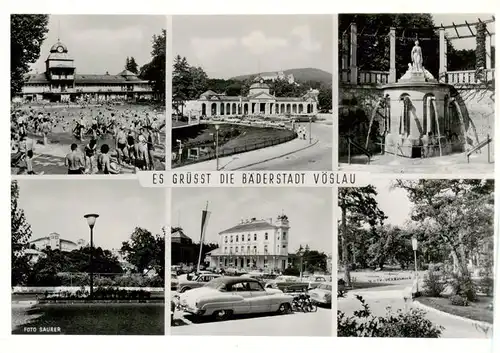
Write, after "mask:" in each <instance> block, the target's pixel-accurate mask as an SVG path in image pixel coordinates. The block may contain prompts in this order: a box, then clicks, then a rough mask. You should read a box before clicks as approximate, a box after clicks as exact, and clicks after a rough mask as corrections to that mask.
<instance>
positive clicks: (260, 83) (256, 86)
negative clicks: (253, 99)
mask: <svg viewBox="0 0 500 353" xmlns="http://www.w3.org/2000/svg"><path fill="white" fill-rule="evenodd" d="M256 88H264V89H269V85H268V84H266V83H264V82H255V83H252V85H251V86H250V89H251V90H252V89H256Z"/></svg>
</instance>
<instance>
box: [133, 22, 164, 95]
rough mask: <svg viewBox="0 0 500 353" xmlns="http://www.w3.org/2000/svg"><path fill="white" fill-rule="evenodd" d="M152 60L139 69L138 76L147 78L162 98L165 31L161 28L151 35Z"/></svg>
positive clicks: (154, 90)
mask: <svg viewBox="0 0 500 353" xmlns="http://www.w3.org/2000/svg"><path fill="white" fill-rule="evenodd" d="M152 46H153V49H152V50H151V56H152V57H153V58H152V60H151V61H150V62H149V63H147V64H145V65H143V66H142V67H141V68H140V69H139V77H140V78H142V79H144V80H148V81H149V82H150V84H151V85H152V87H153V92H155V93H156V94H157V95H158V96H159V97H161V99H162V100H164V99H165V82H166V81H165V75H166V71H165V69H166V55H167V54H166V53H167V52H166V50H167V31H166V30H165V29H163V30H162V31H161V33H160V34H158V35H156V34H155V35H153V39H152Z"/></svg>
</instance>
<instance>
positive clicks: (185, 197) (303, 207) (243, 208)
mask: <svg viewBox="0 0 500 353" xmlns="http://www.w3.org/2000/svg"><path fill="white" fill-rule="evenodd" d="M207 201H208V202H209V205H208V210H209V211H210V212H211V214H210V219H209V221H208V225H207V229H206V236H205V242H208V243H210V242H212V243H218V240H219V235H218V233H219V232H221V231H223V230H226V229H228V228H230V227H232V226H235V225H237V224H238V223H240V221H241V219H242V218H243V219H250V218H253V217H255V218H257V219H267V218H273V222H274V220H275V219H276V217H277V216H278V215H279V214H280V213H281V212H282V211H283V212H284V213H285V214H286V215H287V216H288V220H289V222H290V227H291V228H290V231H289V249H290V251H295V250H296V249H298V248H299V246H300V245H301V244H302V245H305V244H308V245H309V247H310V248H311V249H312V250H318V251H323V252H325V253H327V254H331V253H332V244H333V242H332V237H333V234H332V222H333V218H332V216H333V214H332V190H331V189H329V188H328V189H325V188H284V187H283V188H175V189H173V190H172V222H171V223H172V225H173V226H180V227H182V228H183V230H184V233H186V235H187V236H189V237H190V238H191V239H193V241H194V242H199V237H200V227H201V212H202V210H204V209H205V207H206V203H207Z"/></svg>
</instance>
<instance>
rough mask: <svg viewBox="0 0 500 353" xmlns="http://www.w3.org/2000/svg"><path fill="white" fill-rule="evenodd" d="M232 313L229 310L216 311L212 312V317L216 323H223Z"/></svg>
mask: <svg viewBox="0 0 500 353" xmlns="http://www.w3.org/2000/svg"><path fill="white" fill-rule="evenodd" d="M231 315H232V311H231V310H217V311H216V312H214V317H215V320H217V321H224V320H227V319H229V318H230V317H231Z"/></svg>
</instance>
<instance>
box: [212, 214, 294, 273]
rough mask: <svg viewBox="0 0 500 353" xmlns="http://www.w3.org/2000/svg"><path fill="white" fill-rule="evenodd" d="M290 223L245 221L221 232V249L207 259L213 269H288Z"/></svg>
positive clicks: (285, 219) (281, 219)
mask: <svg viewBox="0 0 500 353" xmlns="http://www.w3.org/2000/svg"><path fill="white" fill-rule="evenodd" d="M289 236H290V223H289V221H288V217H287V216H285V215H283V214H282V215H280V216H278V218H277V219H276V220H275V221H274V222H273V220H272V219H256V218H251V219H249V220H242V221H241V222H240V223H239V224H237V225H235V226H233V227H231V228H229V229H226V230H224V231H222V232H220V233H219V247H218V248H217V249H215V250H212V251H211V252H210V254H209V256H208V258H207V260H209V262H210V267H216V268H236V269H244V270H247V271H248V270H256V269H262V270H264V271H283V270H285V269H286V268H287V267H288V259H289V254H288V243H289Z"/></svg>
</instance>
